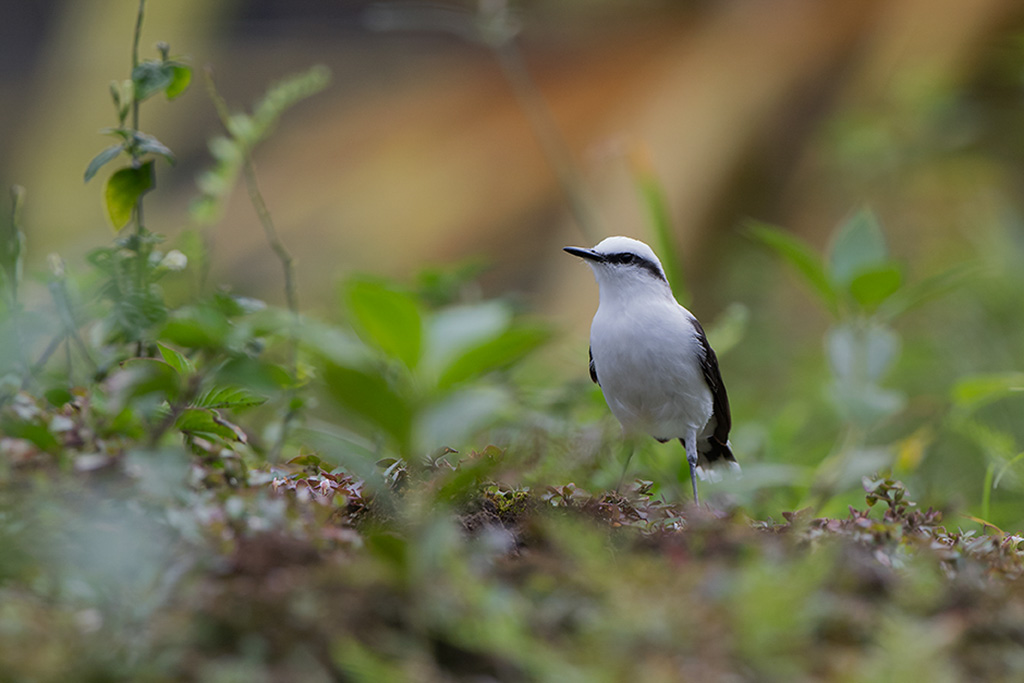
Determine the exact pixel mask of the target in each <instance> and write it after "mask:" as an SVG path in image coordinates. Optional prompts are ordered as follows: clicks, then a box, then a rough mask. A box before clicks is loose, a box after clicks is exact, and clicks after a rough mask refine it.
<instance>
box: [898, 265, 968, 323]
mask: <svg viewBox="0 0 1024 683" xmlns="http://www.w3.org/2000/svg"><path fill="white" fill-rule="evenodd" d="M979 272H980V267H979V266H978V264H976V263H964V264H960V265H957V266H954V267H952V268H950V269H949V270H945V271H943V272H941V273H937V274H935V275H932V276H930V277H926V278H925V279H923V280H920V281H919V282H914V283H911V284H907V285H905V286H903V287H901V288H900V289H899V290H898V291H897V292H895V293H894V294H893V295H892V296H891V297H890V298H889V299H887V300H886V301H885V303H883V304H882V305H881V306H880V307H879V309H878V315H880V316H882V317H885V318H890V319H891V318H895V317H896V316H898V315H901V314H903V313H905V312H907V311H909V310H911V309H914V308H916V307H918V306H920V305H922V304H925V303H928V302H929V301H932V300H933V299H937V298H939V297H941V296H945V295H946V294H948V293H950V292H952V291H953V290H954V289H956V288H957V287H960V286H961V285H963V284H964V283H965V282H967V281H968V280H970V279H971V278H973V277H975V276H977V275H978V273H979Z"/></svg>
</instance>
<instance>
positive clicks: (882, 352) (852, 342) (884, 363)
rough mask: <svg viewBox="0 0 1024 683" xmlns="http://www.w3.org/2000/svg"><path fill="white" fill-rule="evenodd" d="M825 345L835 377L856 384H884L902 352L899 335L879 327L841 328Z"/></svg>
mask: <svg viewBox="0 0 1024 683" xmlns="http://www.w3.org/2000/svg"><path fill="white" fill-rule="evenodd" d="M825 341H826V347H827V351H828V359H829V362H830V364H831V366H832V371H833V373H835V375H836V376H837V377H840V378H843V379H849V380H851V381H855V382H877V381H878V380H880V379H881V378H882V377H884V376H885V373H886V372H888V370H889V369H890V368H891V367H892V364H893V363H894V362H895V361H896V358H897V357H898V355H899V351H900V338H899V335H897V334H896V333H895V332H893V331H892V330H891V329H889V328H888V327H886V326H884V325H880V324H877V323H867V324H853V323H844V324H841V325H837V326H836V327H833V328H832V329H830V330H829V331H828V333H827V334H826V337H825Z"/></svg>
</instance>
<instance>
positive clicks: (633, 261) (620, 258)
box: [604, 251, 665, 280]
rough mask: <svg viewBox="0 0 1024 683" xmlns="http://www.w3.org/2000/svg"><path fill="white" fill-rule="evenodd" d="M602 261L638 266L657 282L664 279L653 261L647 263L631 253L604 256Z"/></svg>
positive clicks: (623, 252) (622, 252) (646, 260)
mask: <svg viewBox="0 0 1024 683" xmlns="http://www.w3.org/2000/svg"><path fill="white" fill-rule="evenodd" d="M604 260H605V262H606V263H614V264H619V265H631V266H638V267H640V268H643V269H644V270H646V271H648V272H650V273H651V275H654V276H655V277H656V278H658V279H659V280H664V279H665V275H664V273H662V272H661V268H659V267H658V266H656V265H655V264H654V262H653V261H649V260H648V259H646V258H644V257H643V256H640V255H639V254H634V253H633V252H631V251H621V252H618V253H615V254H606V255H605V257H604Z"/></svg>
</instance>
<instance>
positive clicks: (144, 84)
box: [132, 59, 175, 102]
mask: <svg viewBox="0 0 1024 683" xmlns="http://www.w3.org/2000/svg"><path fill="white" fill-rule="evenodd" d="M174 78H175V77H174V67H173V66H171V65H169V64H167V63H166V62H158V61H156V60H153V59H147V60H146V61H144V62H142V63H141V64H139V65H138V66H136V67H135V68H134V69H132V83H133V84H134V86H135V100H136V101H137V102H142V101H143V100H145V99H147V98H148V97H151V96H152V95H154V94H156V93H158V92H160V91H162V90H166V89H167V87H168V86H170V85H171V84H172V83H173V82H174Z"/></svg>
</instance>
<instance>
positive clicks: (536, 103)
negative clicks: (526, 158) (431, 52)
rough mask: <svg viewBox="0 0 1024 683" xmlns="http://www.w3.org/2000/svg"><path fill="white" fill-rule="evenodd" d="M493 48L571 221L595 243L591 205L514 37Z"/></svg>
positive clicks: (556, 125) (568, 152) (563, 140)
mask: <svg viewBox="0 0 1024 683" xmlns="http://www.w3.org/2000/svg"><path fill="white" fill-rule="evenodd" d="M493 49H494V54H495V56H496V57H497V59H498V64H499V66H501V70H502V72H503V73H504V74H505V78H506V79H507V80H508V82H509V85H510V86H511V87H512V92H513V94H514V95H515V97H516V100H518V102H519V106H520V107H521V108H522V110H523V113H524V114H525V115H526V118H527V120H528V121H529V123H530V127H531V128H532V129H533V134H534V135H535V136H536V137H537V142H538V143H539V144H540V147H541V151H542V152H543V153H544V157H545V158H546V159H547V161H548V164H550V165H551V168H552V170H553V171H554V172H555V176H556V177H557V178H558V182H559V185H561V187H562V192H563V193H564V194H565V198H566V201H567V202H568V203H569V210H570V212H571V213H572V215H573V218H575V219H576V223H577V224H578V225H579V227H580V231H581V232H582V233H583V236H584V237H585V238H586V239H588V240H590V241H591V242H593V241H595V240H596V239H597V237H598V236H599V235H600V234H602V233H601V231H600V229H599V226H598V223H597V219H596V218H595V216H594V213H593V211H592V204H591V202H590V201H589V200H588V198H587V196H586V192H585V191H584V184H583V182H582V180H581V179H580V175H579V172H578V170H577V168H576V164H575V162H574V161H573V158H572V154H571V153H570V151H569V148H568V146H567V145H566V143H565V139H564V137H563V136H562V134H561V133H560V132H559V130H558V124H557V123H556V122H555V118H554V116H552V114H551V110H550V108H548V106H547V102H546V101H545V100H544V96H543V95H542V94H541V92H540V89H539V88H538V87H537V84H536V83H535V82H534V80H533V77H532V76H531V75H530V70H529V69H528V68H527V66H526V60H525V59H523V54H522V52H521V51H520V50H519V47H518V45H517V44H516V42H515V39H514V38H510V39H508V40H506V41H504V42H502V43H501V44H499V45H495V46H493Z"/></svg>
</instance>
